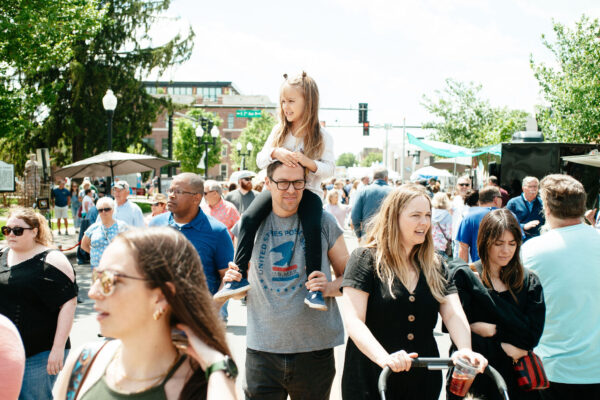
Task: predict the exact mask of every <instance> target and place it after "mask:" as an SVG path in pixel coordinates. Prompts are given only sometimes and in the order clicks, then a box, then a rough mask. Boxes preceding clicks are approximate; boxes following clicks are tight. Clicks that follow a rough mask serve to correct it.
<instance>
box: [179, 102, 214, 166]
mask: <svg viewBox="0 0 600 400" xmlns="http://www.w3.org/2000/svg"><path fill="white" fill-rule="evenodd" d="M187 115H188V116H189V117H191V118H193V119H196V120H198V121H199V120H200V118H205V119H207V120H210V121H212V123H213V124H214V125H216V126H220V125H221V124H222V123H223V121H222V120H221V119H220V118H219V117H217V116H215V115H214V114H213V113H210V112H208V111H204V110H202V109H198V108H195V109H193V110H191V111H189V112H188V113H187ZM197 126H198V123H196V122H194V121H192V120H190V119H187V118H177V119H176V120H175V130H174V132H173V136H174V137H173V154H174V156H175V159H177V160H179V161H180V162H181V171H182V172H193V173H196V174H200V173H204V169H205V168H204V166H205V164H204V161H202V164H201V167H199V166H198V164H199V163H200V161H201V160H202V159H203V158H204V152H205V147H204V145H203V144H198V138H197V137H196V128H197ZM203 128H204V130H205V132H204V136H203V140H206V141H209V142H210V141H211V139H210V137H211V136H210V132H206V131H207V130H208V129H207V126H204V127H203ZM222 146H223V144H222V143H221V138H220V137H218V138H217V140H216V142H215V144H214V145H213V144H212V142H211V144H209V145H208V168H209V169H210V167H212V166H213V165H217V164H218V163H219V162H220V161H221V148H222Z"/></svg>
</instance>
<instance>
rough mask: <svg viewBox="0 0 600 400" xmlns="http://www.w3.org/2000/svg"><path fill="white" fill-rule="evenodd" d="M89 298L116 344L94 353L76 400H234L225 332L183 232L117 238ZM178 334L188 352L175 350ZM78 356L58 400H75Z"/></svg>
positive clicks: (162, 230) (137, 233) (129, 234)
mask: <svg viewBox="0 0 600 400" xmlns="http://www.w3.org/2000/svg"><path fill="white" fill-rule="evenodd" d="M89 297H90V298H91V299H93V300H94V301H95V304H94V309H95V310H96V311H97V313H98V315H97V320H98V322H99V325H100V332H101V334H102V335H103V336H105V337H111V338H115V340H110V341H108V342H107V343H106V344H105V345H104V346H103V347H102V348H101V349H100V350H99V352H98V353H97V355H96V358H95V359H94V361H93V362H92V365H91V367H89V369H88V373H87V376H86V377H85V379H84V380H83V382H81V383H80V384H79V386H78V387H79V390H80V391H79V395H78V396H77V399H83V400H89V399H92V400H94V399H116V398H119V399H121V398H123V397H124V395H125V396H126V395H128V394H135V398H136V399H203V398H215V399H232V398H235V381H234V379H232V378H233V377H234V376H235V374H236V371H233V370H232V368H230V367H231V365H232V361H230V359H229V358H228V357H229V356H230V354H231V353H230V351H229V348H228V346H227V342H226V339H225V327H224V325H223V323H222V322H221V321H220V320H219V316H218V311H217V308H216V307H215V306H214V304H213V301H212V297H211V296H210V293H209V291H208V287H207V285H206V278H205V277H204V273H203V270H202V265H201V262H200V257H199V256H198V253H197V252H196V250H195V249H194V247H193V246H192V245H191V244H190V242H189V241H187V240H186V239H185V237H184V236H183V235H181V234H180V233H179V232H177V231H175V230H173V229H170V228H164V227H163V228H150V229H144V230H141V229H133V230H130V231H127V232H125V233H122V234H120V235H119V236H117V237H116V238H115V240H114V241H113V242H112V243H111V244H110V245H109V246H108V247H107V249H106V251H105V252H104V254H103V255H102V259H101V261H100V264H99V266H98V268H96V269H94V270H93V272H92V286H91V288H90V291H89ZM173 328H179V329H181V330H183V331H184V332H185V334H186V335H187V338H188V344H187V349H186V350H179V349H178V347H176V346H175V344H174V342H173V339H172V332H171V331H172V329H173ZM141 344H143V345H141ZM80 354H81V353H80V352H79V351H77V352H73V354H72V355H71V356H70V358H69V359H68V360H67V363H66V365H65V369H64V371H63V373H62V374H61V376H60V377H59V381H58V382H57V384H56V386H55V393H54V394H55V396H56V397H55V398H56V399H65V398H69V399H71V398H72V397H70V396H74V392H73V391H71V392H70V391H69V389H68V388H69V383H70V382H71V380H72V379H73V376H75V375H77V373H78V372H77V371H76V372H75V373H74V374H73V376H72V371H73V367H74V365H75V362H76V361H77V359H78V357H79V356H80ZM205 371H208V378H207V376H206V374H205ZM211 372H212V373H211ZM228 374H229V375H231V377H228ZM207 379H208V385H206V382H207Z"/></svg>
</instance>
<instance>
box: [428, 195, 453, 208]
mask: <svg viewBox="0 0 600 400" xmlns="http://www.w3.org/2000/svg"><path fill="white" fill-rule="evenodd" d="M431 206H432V207H433V208H439V209H441V210H447V209H449V208H450V199H449V198H448V195H447V194H446V193H444V192H438V193H436V194H435V195H433V199H432V200H431Z"/></svg>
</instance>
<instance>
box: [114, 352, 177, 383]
mask: <svg viewBox="0 0 600 400" xmlns="http://www.w3.org/2000/svg"><path fill="white" fill-rule="evenodd" d="M121 353H122V347H120V348H119V349H118V350H117V351H116V352H115V354H114V355H113V359H112V360H111V362H110V365H109V367H110V366H111V365H113V368H111V369H113V370H114V369H115V367H114V364H115V362H116V361H117V360H120V359H121ZM179 358H180V354H179V352H176V353H175V359H174V360H173V362H172V363H171V365H169V366H168V367H167V369H166V370H165V371H164V372H162V373H161V374H160V375H156V376H152V377H149V378H132V377H130V376H127V374H126V373H125V369H124V368H123V366H122V365H121V368H119V370H120V371H119V373H120V376H116V375H117V374H116V372H117V371H116V370H115V371H114V372H113V375H115V376H114V379H113V382H114V384H115V386H116V388H117V390H118V391H119V392H123V387H122V386H121V385H120V384H119V383H122V382H123V380H124V379H126V380H128V381H132V382H150V385H147V386H144V387H143V388H141V389H138V390H135V391H132V392H128V394H135V393H141V392H145V391H146V390H148V389H151V388H153V387H154V386H156V385H157V384H159V383H160V382H162V380H163V379H164V378H165V377H166V376H167V374H168V373H169V372H170V371H171V369H172V368H173V367H174V366H175V364H177V361H179Z"/></svg>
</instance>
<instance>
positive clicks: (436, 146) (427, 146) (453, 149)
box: [406, 133, 501, 158]
mask: <svg viewBox="0 0 600 400" xmlns="http://www.w3.org/2000/svg"><path fill="white" fill-rule="evenodd" d="M406 135H407V136H408V143H410V144H412V145H415V146H417V147H420V148H422V149H423V150H425V151H428V152H430V153H431V154H435V155H436V156H440V157H446V158H455V157H476V156H479V155H482V154H486V153H490V154H494V155H498V156H499V155H500V149H501V147H500V145H499V144H495V145H492V146H486V147H482V148H480V149H478V150H477V151H472V150H469V149H467V148H465V147H460V146H455V145H449V144H447V143H443V142H433V141H427V142H428V143H425V142H424V141H423V140H420V139H417V138H416V137H415V136H413V135H411V134H410V133H407V134H406Z"/></svg>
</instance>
